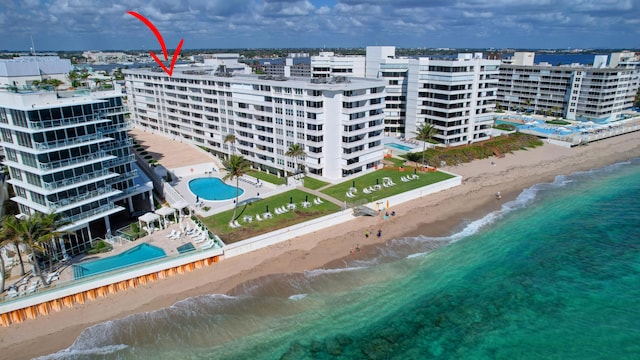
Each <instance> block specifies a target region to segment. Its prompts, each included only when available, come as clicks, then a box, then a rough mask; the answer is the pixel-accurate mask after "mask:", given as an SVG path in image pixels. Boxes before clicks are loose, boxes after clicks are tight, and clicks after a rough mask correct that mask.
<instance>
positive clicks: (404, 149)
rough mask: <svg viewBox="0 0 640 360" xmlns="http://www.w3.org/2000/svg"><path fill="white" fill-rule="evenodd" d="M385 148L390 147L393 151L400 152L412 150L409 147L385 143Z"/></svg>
mask: <svg viewBox="0 0 640 360" xmlns="http://www.w3.org/2000/svg"><path fill="white" fill-rule="evenodd" d="M384 145H385V146H388V147H392V148H394V149H398V150H402V151H410V150H413V148H412V147H411V146H406V145H402V144H397V143H386V144H384Z"/></svg>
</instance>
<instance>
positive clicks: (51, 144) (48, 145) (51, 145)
mask: <svg viewBox="0 0 640 360" xmlns="http://www.w3.org/2000/svg"><path fill="white" fill-rule="evenodd" d="M100 139H103V140H105V141H106V140H110V138H105V137H104V136H103V135H102V134H90V135H84V136H78V137H74V138H71V139H64V140H57V141H48V142H34V143H33V145H34V147H35V148H36V149H38V150H48V149H55V148H58V147H63V146H69V145H76V144H82V143H85V142H89V141H93V140H100Z"/></svg>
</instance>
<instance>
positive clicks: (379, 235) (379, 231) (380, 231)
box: [378, 229, 382, 237]
mask: <svg viewBox="0 0 640 360" xmlns="http://www.w3.org/2000/svg"><path fill="white" fill-rule="evenodd" d="M381 236H382V229H379V230H378V237H381Z"/></svg>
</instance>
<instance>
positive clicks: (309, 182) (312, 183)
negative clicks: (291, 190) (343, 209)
mask: <svg viewBox="0 0 640 360" xmlns="http://www.w3.org/2000/svg"><path fill="white" fill-rule="evenodd" d="M325 185H329V183H328V182H324V181H320V180H317V179H314V178H310V177H305V178H304V187H306V188H307V189H311V190H316V189H320V188H321V187H323V186H325Z"/></svg>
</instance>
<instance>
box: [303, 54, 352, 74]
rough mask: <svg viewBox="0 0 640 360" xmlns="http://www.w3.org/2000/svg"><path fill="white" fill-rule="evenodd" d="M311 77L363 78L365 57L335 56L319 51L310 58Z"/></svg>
mask: <svg viewBox="0 0 640 360" xmlns="http://www.w3.org/2000/svg"><path fill="white" fill-rule="evenodd" d="M311 76H312V77H315V78H326V77H332V76H353V77H364V76H365V57H364V56H356V55H353V56H348V55H336V54H334V53H333V52H331V51H321V52H320V53H319V54H318V55H317V56H312V57H311Z"/></svg>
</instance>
